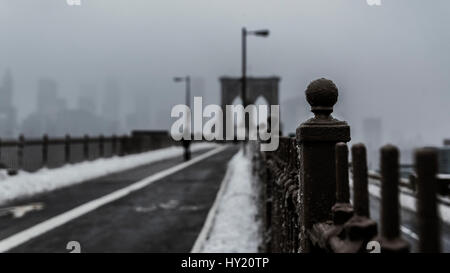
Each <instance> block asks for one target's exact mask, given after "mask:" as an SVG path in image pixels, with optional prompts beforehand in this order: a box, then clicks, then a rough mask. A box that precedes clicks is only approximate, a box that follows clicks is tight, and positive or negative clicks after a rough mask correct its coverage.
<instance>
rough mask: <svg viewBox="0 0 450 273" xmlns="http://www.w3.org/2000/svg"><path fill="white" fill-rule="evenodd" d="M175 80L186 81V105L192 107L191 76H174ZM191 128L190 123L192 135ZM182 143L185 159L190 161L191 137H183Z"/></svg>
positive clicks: (188, 129)
mask: <svg viewBox="0 0 450 273" xmlns="http://www.w3.org/2000/svg"><path fill="white" fill-rule="evenodd" d="M173 81H174V82H185V83H186V105H187V107H190V106H191V78H190V77H189V76H186V77H174V78H173ZM187 116H188V113H186V118H188V117H187ZM188 121H190V119H188ZM187 123H188V122H186V124H187ZM190 129H191V126H190V124H187V131H188V133H189V135H191V132H190ZM182 144H183V148H184V160H185V161H188V160H189V159H191V152H190V150H189V146H190V145H191V141H190V140H189V139H185V138H184V137H183V140H182Z"/></svg>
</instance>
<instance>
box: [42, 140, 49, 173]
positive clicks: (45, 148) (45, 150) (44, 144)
mask: <svg viewBox="0 0 450 273" xmlns="http://www.w3.org/2000/svg"><path fill="white" fill-rule="evenodd" d="M47 165H48V135H47V134H45V135H44V136H43V137H42V166H43V167H47Z"/></svg>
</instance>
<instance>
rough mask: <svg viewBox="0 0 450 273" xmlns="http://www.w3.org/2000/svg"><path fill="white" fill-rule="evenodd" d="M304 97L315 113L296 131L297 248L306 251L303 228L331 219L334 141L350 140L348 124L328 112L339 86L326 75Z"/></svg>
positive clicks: (334, 170) (335, 99)
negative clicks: (297, 166) (298, 244)
mask: <svg viewBox="0 0 450 273" xmlns="http://www.w3.org/2000/svg"><path fill="white" fill-rule="evenodd" d="M305 93H306V99H307V101H308V103H309V104H310V105H311V111H312V112H313V113H314V115H315V117H314V118H311V119H309V120H308V121H306V122H304V123H302V124H301V125H300V126H299V127H298V128H297V132H296V138H297V145H298V148H299V153H300V173H299V176H300V192H302V195H301V198H302V200H300V203H301V204H300V220H299V222H300V227H301V231H300V233H301V234H300V250H301V251H303V252H305V251H306V252H307V251H309V249H310V243H309V241H308V239H307V236H306V232H307V230H309V229H310V228H311V227H312V226H313V225H314V224H315V223H319V222H324V221H327V220H331V219H330V218H331V217H330V211H331V208H332V206H333V205H334V204H335V202H336V161H335V160H336V158H335V145H336V143H338V142H348V141H350V127H349V126H348V125H347V123H346V122H344V121H339V120H336V119H334V118H333V117H332V116H331V113H332V112H333V106H334V104H335V103H336V102H337V98H338V89H337V87H336V85H335V84H334V83H333V82H332V81H330V80H327V79H319V80H316V81H314V82H312V83H311V84H310V85H309V86H308V88H307V90H306V92H305Z"/></svg>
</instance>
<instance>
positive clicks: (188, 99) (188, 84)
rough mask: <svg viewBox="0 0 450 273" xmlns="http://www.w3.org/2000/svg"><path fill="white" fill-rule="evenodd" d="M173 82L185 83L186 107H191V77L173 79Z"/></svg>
mask: <svg viewBox="0 0 450 273" xmlns="http://www.w3.org/2000/svg"><path fill="white" fill-rule="evenodd" d="M173 81H174V82H185V83H186V105H187V106H188V107H190V106H191V77H189V76H186V77H174V78H173Z"/></svg>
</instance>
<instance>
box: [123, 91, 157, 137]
mask: <svg viewBox="0 0 450 273" xmlns="http://www.w3.org/2000/svg"><path fill="white" fill-rule="evenodd" d="M134 105H135V107H134V112H132V113H130V114H129V115H128V117H127V129H128V130H136V129H141V130H148V129H150V127H151V121H152V120H151V115H150V107H149V105H150V94H149V93H148V92H141V93H139V94H137V95H136V97H135V104H134Z"/></svg>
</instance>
